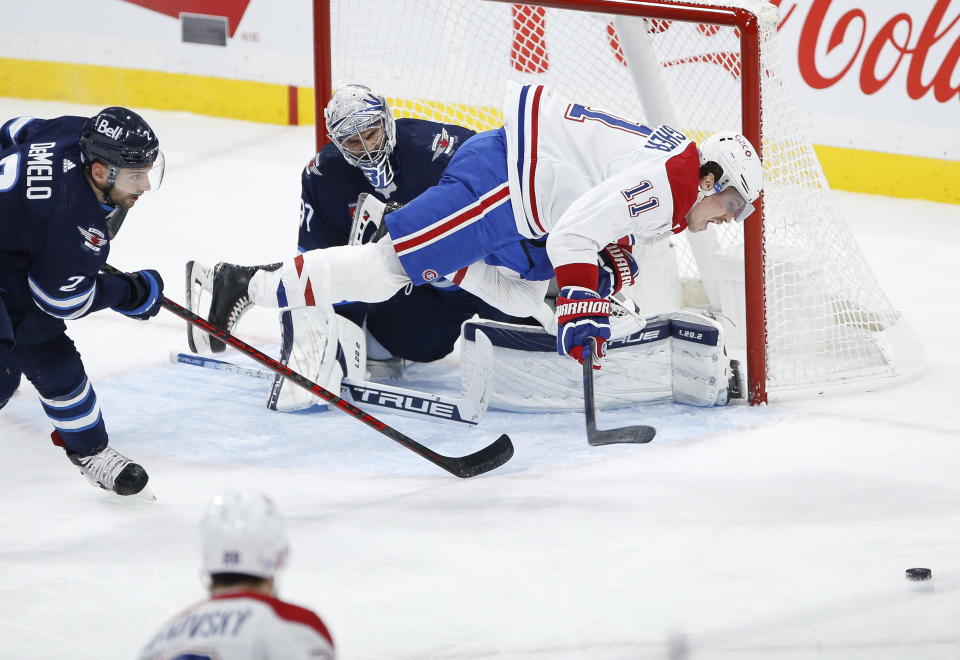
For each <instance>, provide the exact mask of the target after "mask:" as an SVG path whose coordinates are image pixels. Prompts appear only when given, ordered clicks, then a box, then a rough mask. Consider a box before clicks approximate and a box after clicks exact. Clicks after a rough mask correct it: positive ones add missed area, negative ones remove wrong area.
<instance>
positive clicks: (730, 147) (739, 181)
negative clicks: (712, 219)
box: [697, 131, 763, 222]
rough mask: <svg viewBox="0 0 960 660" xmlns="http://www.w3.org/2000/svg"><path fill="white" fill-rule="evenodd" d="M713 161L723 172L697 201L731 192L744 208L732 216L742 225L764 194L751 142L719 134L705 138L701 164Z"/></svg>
mask: <svg viewBox="0 0 960 660" xmlns="http://www.w3.org/2000/svg"><path fill="white" fill-rule="evenodd" d="M710 161H713V162H714V163H716V164H717V165H719V166H720V168H721V169H722V170H723V172H722V174H721V175H720V176H719V177H718V178H717V179H716V181H715V182H714V186H713V189H712V190H707V191H704V190H701V191H700V195H699V196H698V197H697V201H700V200H701V199H703V198H704V197H707V196H709V195H713V194H716V193H719V192H722V191H724V190H726V189H727V188H734V189H735V190H736V191H737V192H738V193H740V197H741V198H742V199H743V202H744V204H743V205H742V207H741V208H740V209H739V211H738V212H737V213H736V215H735V216H734V220H736V221H737V222H743V220H744V219H745V218H747V217H748V216H749V215H750V214H751V213H753V210H754V209H753V202H755V201H756V200H757V197H759V196H760V191H762V190H763V163H761V162H760V157H759V156H758V155H757V150H756V149H755V148H754V147H753V145H752V144H750V141H749V140H748V139H747V138H745V137H744V136H742V135H740V134H739V133H733V132H730V131H721V132H719V133H714V134H713V135H711V136H710V137H709V138H707V139H706V140H705V141H704V143H703V144H702V145H701V147H700V164H701V165H702V164H704V163H707V162H710Z"/></svg>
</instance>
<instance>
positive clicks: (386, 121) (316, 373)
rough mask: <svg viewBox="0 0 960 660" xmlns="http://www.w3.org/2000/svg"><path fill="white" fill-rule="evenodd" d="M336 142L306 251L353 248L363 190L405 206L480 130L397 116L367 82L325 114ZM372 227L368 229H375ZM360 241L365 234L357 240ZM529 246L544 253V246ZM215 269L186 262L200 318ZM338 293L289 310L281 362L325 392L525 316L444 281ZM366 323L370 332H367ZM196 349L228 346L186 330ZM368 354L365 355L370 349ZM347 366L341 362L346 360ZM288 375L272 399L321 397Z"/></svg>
mask: <svg viewBox="0 0 960 660" xmlns="http://www.w3.org/2000/svg"><path fill="white" fill-rule="evenodd" d="M324 117H325V119H326V123H327V130H328V135H329V137H330V143H329V144H327V145H326V146H325V147H324V148H323V149H322V150H321V151H320V153H318V154H316V156H314V158H313V159H312V160H311V161H310V163H309V164H308V165H307V166H306V167H305V168H304V170H303V173H302V175H301V190H302V194H301V200H300V209H301V211H300V230H299V244H298V251H299V252H309V251H312V250H317V249H322V248H329V247H333V246H340V245H347V244H348V243H349V242H350V240H351V230H352V228H353V216H354V212H355V209H356V206H357V198H358V196H359V195H361V194H366V195H369V196H370V197H371V202H373V201H376V200H383V201H386V202H389V203H390V204H391V206H397V205H403V204H406V203H408V202H410V201H411V200H413V199H414V198H415V197H417V196H418V195H420V194H421V193H422V192H423V191H424V190H426V189H427V188H429V187H430V186H432V185H435V184H436V183H437V181H439V180H440V175H441V174H442V172H443V170H444V168H445V167H446V166H447V164H448V163H449V162H450V158H451V157H452V156H453V154H454V153H455V151H456V150H457V148H458V147H460V146H461V145H462V144H463V143H464V142H465V141H466V140H467V139H468V138H470V137H471V136H472V135H473V131H471V130H469V129H467V128H463V127H461V126H456V125H452V124H443V123H437V122H433V121H426V120H421V119H398V120H395V119H394V117H393V113H392V111H391V109H390V106H389V105H388V103H387V100H386V99H385V98H384V97H383V96H380V95H378V94H376V93H374V92H373V91H371V90H370V89H369V88H368V87H365V86H363V85H355V84H351V85H345V86H343V87H341V88H340V89H338V90H337V91H336V93H335V94H334V95H333V98H332V99H331V100H330V102H329V104H328V105H327V107H326V109H325V110H324ZM368 226H369V225H368ZM355 240H356V242H360V241H361V240H362V237H356V239H355ZM529 249H531V250H533V251H536V250H539V251H540V252H543V250H544V247H543V242H542V241H540V244H539V247H538V246H536V245H530V246H529ZM211 278H212V273H211V272H210V268H209V267H208V266H206V265H204V264H201V263H199V262H190V263H189V264H188V266H187V291H188V299H189V300H190V301H191V302H190V306H191V308H192V309H193V310H194V311H195V312H197V313H200V314H203V311H204V310H202V309H200V302H199V301H200V300H201V298H202V297H203V295H202V293H201V291H202V289H204V288H209V287H210V280H211ZM351 300H352V299H349V298H347V299H337V300H335V301H333V302H334V303H335V304H334V305H333V306H332V308H331V306H330V305H328V304H320V305H316V306H314V307H311V308H309V309H304V310H300V311H293V312H290V311H288V312H284V313H283V314H282V315H281V328H282V337H283V346H282V349H281V361H282V362H283V363H284V364H287V365H288V366H290V367H291V368H292V369H294V370H295V371H298V372H300V373H303V374H304V375H305V376H307V377H308V378H310V379H311V380H314V381H316V382H318V383H320V384H321V385H323V386H324V387H326V388H327V389H329V390H331V391H333V392H336V393H339V392H340V378H341V377H342V376H343V375H344V372H345V370H347V371H349V374H350V375H351V376H352V377H353V378H354V379H356V380H363V379H364V378H365V374H364V370H365V367H367V366H368V365H369V366H370V367H373V366H374V365H378V366H380V367H382V368H384V369H387V368H389V369H390V371H389V373H390V375H393V376H399V375H400V369H402V360H409V361H413V362H432V361H434V360H439V359H440V358H442V357H444V356H445V355H447V354H449V353H450V352H451V351H452V350H453V346H454V342H455V341H456V339H457V337H459V335H460V326H461V325H462V324H463V322H464V321H466V320H468V319H470V318H472V317H473V316H474V315H475V314H477V315H479V316H480V317H481V318H487V319H495V320H500V321H511V322H519V321H520V320H521V319H517V318H514V317H510V316H508V315H507V314H504V313H503V312H501V311H499V310H497V309H496V308H494V307H491V306H490V305H488V304H487V303H486V302H484V301H483V300H481V299H479V298H477V297H476V296H474V295H472V294H470V293H467V292H466V291H464V290H462V289H460V288H459V287H457V286H455V285H454V284H452V283H451V282H449V281H447V280H444V279H442V278H437V279H435V280H433V281H432V282H431V283H430V284H429V285H427V286H417V287H407V288H403V289H402V290H400V291H399V292H394V294H393V295H392V297H391V296H387V298H385V299H383V300H382V301H378V302H374V303H367V302H351ZM248 307H249V301H248V300H242V301H239V305H231V306H230V307H229V308H211V309H210V312H209V319H210V321H211V322H212V323H213V324H214V325H218V326H220V327H224V328H225V329H227V330H228V331H230V332H232V331H233V330H234V327H235V326H236V324H237V322H238V320H239V319H240V317H241V316H242V315H243V313H244V312H245V311H246V309H247V308H248ZM364 329H366V332H367V337H366V338H365V337H364V332H363V330H364ZM187 331H188V339H189V343H190V348H191V350H194V351H198V350H199V351H201V352H203V351H205V350H206V349H208V348H209V350H211V351H212V352H214V353H217V352H221V351H223V350H224V348H225V346H224V344H223V342H221V341H219V340H217V339H215V338H210V339H209V340H208V336H207V335H206V333H203V332H201V331H199V330H196V329H195V328H193V326H191V325H189V324H188V326H187ZM368 348H369V349H370V351H371V352H370V355H369V356H368V357H369V358H370V359H369V360H367V359H365V356H367V353H366V351H367V349H368ZM341 364H342V366H341ZM317 401H318V399H317V398H316V397H313V396H311V395H310V394H309V393H308V392H305V391H304V390H303V389H301V388H299V387H297V386H296V385H293V384H292V383H288V382H287V380H286V379H285V378H283V377H281V376H277V377H276V378H275V379H274V382H273V386H272V388H271V391H270V397H269V399H268V402H267V405H268V407H269V408H271V409H276V410H296V409H300V408H305V407H307V406H309V405H312V404H313V403H315V402H317Z"/></svg>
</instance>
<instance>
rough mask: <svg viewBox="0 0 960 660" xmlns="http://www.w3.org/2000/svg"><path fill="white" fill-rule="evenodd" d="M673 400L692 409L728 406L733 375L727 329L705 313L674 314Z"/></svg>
mask: <svg viewBox="0 0 960 660" xmlns="http://www.w3.org/2000/svg"><path fill="white" fill-rule="evenodd" d="M664 316H668V317H669V318H670V324H671V328H672V331H671V334H672V337H673V339H672V342H671V347H670V348H671V351H672V353H673V355H672V364H673V400H674V401H676V402H677V403H685V404H687V405H691V406H724V405H726V404H727V402H728V400H729V391H728V386H729V381H730V378H731V376H732V375H733V372H732V371H731V369H730V360H729V359H727V356H726V350H725V349H724V344H723V327H722V326H721V325H720V324H719V323H717V322H716V321H714V320H713V319H710V318H707V317H706V316H703V315H701V314H694V313H692V312H671V313H670V314H667V315H664Z"/></svg>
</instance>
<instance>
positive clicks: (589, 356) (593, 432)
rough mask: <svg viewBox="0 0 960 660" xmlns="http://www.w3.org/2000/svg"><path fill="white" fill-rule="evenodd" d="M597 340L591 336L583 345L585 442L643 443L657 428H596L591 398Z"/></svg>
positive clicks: (611, 443) (639, 426)
mask: <svg viewBox="0 0 960 660" xmlns="http://www.w3.org/2000/svg"><path fill="white" fill-rule="evenodd" d="M596 351H597V342H596V340H595V339H593V338H591V339H590V341H589V342H587V345H586V346H584V347H583V414H584V416H585V417H586V418H587V442H589V443H590V444H591V445H593V446H594V447H597V446H599V445H613V444H619V443H628V442H635V443H644V442H650V441H651V440H653V436H655V435H656V434H657V429H655V428H653V427H652V426H643V425H642V424H639V425H637V426H621V427H620V428H616V429H605V430H603V431H601V430H600V429H598V428H597V410H596V407H595V405H594V400H593V356H594V354H595V353H596Z"/></svg>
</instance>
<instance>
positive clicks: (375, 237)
mask: <svg viewBox="0 0 960 660" xmlns="http://www.w3.org/2000/svg"><path fill="white" fill-rule="evenodd" d="M398 208H400V204H398V203H397V202H382V201H380V200H379V199H377V198H376V197H374V196H373V195H371V194H370V193H360V196H359V197H357V206H356V208H355V209H354V211H353V224H352V225H351V227H350V238H349V241H348V242H347V245H364V244H366V243H376V242H377V241H379V240H380V239H381V238H383V237H384V236H385V235H386V234H387V225H386V223H385V222H384V221H383V217H384V216H385V215H387V214H388V213H390V212H391V211H396V210H397V209H398Z"/></svg>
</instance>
